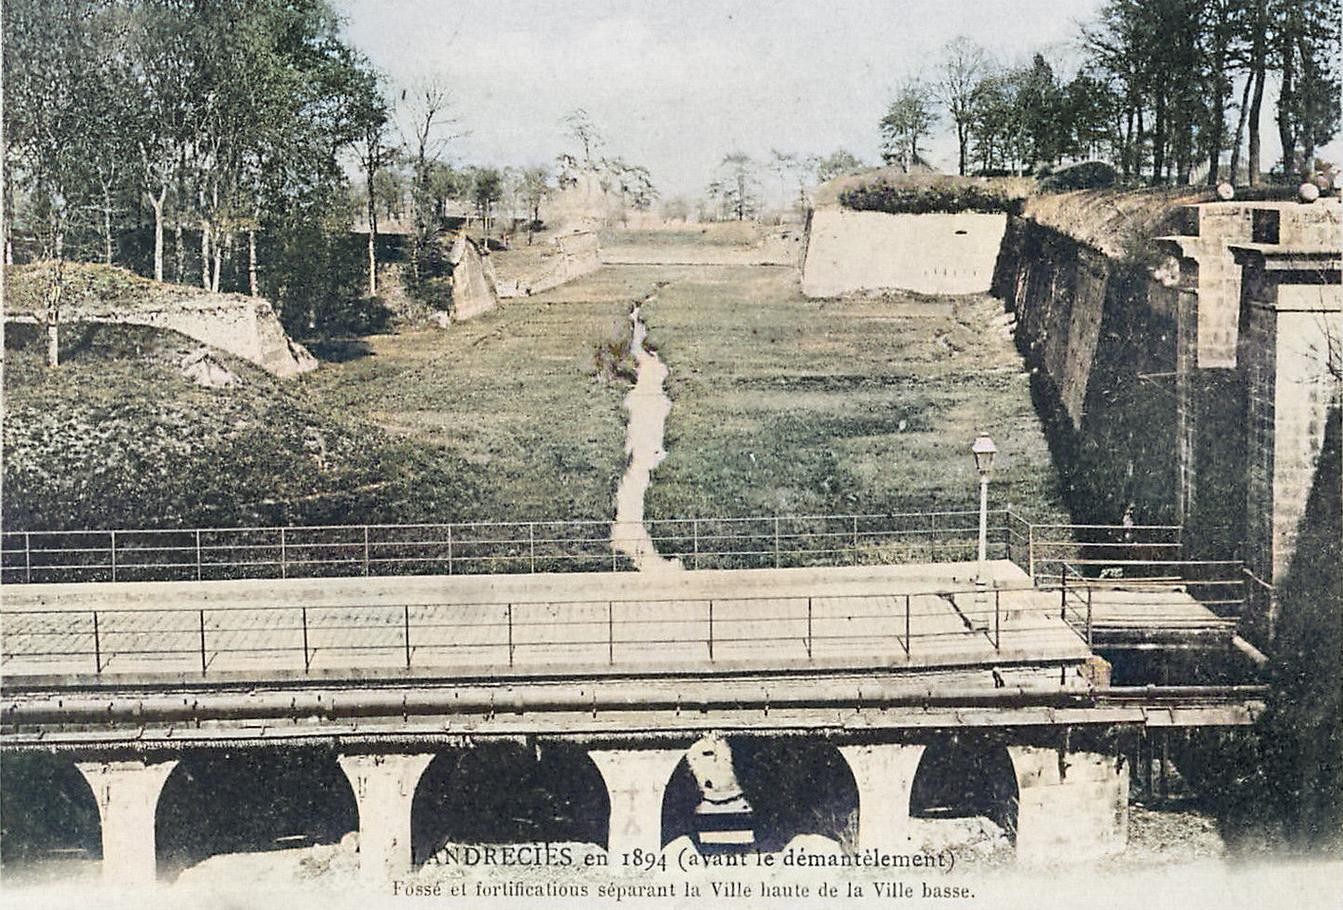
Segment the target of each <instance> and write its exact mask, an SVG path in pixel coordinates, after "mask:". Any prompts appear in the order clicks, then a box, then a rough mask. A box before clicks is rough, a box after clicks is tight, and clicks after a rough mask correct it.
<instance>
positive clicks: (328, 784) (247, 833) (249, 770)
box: [154, 748, 359, 878]
mask: <svg viewBox="0 0 1343 910" xmlns="http://www.w3.org/2000/svg"><path fill="white" fill-rule="evenodd" d="M358 829H359V810H358V808H357V806H356V804H355V800H354V791H353V790H351V789H350V783H349V780H348V778H346V776H345V773H344V772H343V771H341V769H340V765H339V764H338V763H337V762H336V755H335V753H334V752H332V751H330V750H328V749H313V748H277V749H248V750H238V751H219V752H200V753H194V754H187V755H184V756H183V758H182V760H181V761H180V763H179V764H178V765H177V767H176V768H174V769H173V772H172V774H170V775H168V780H167V781H166V782H165V783H164V785H163V792H162V794H161V795H160V796H159V804H158V812H157V814H156V816H155V821H154V833H155V843H156V852H157V856H158V869H159V876H160V877H166V878H176V877H177V875H178V874H180V873H181V872H182V870H183V869H186V868H187V867H189V866H193V865H195V864H197V863H199V862H201V861H202V860H204V859H207V858H208V857H211V856H218V855H220V854H225V853H262V852H268V851H272V850H284V849H294V848H302V847H309V846H312V845H313V844H330V843H335V842H337V841H339V840H340V839H341V838H342V837H344V836H345V835H346V834H347V833H349V832H351V831H357V830H358Z"/></svg>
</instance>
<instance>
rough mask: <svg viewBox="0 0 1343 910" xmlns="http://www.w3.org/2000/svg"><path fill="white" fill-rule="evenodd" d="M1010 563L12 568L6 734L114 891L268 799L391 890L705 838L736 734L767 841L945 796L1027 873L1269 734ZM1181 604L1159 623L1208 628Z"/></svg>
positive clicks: (759, 841)
mask: <svg viewBox="0 0 1343 910" xmlns="http://www.w3.org/2000/svg"><path fill="white" fill-rule="evenodd" d="M988 567H989V578H988V579H987V584H976V583H975V581H976V576H977V575H978V574H979V566H978V564H977V563H974V562H943V563H929V564H908V565H898V566H890V565H886V566H852V567H847V568H779V569H742V570H702V571H685V572H661V573H640V574H634V573H610V572H608V573H556V574H547V573H544V572H538V573H536V574H528V575H476V576H412V577H356V578H343V579H331V578H326V579H294V578H288V579H241V580H219V581H199V582H198V581H194V580H189V581H181V582H171V581H159V582H125V581H117V582H110V581H108V582H91V583H83V584H77V583H47V584H39V583H35V584H11V585H8V586H7V587H6V597H5V601H4V606H3V619H4V636H3V651H4V655H3V666H2V667H0V669H3V673H4V683H3V703H2V707H0V749H2V750H3V751H4V752H5V753H6V754H7V755H8V756H10V757H13V756H16V755H24V756H28V757H29V760H30V761H32V762H36V763H38V764H40V765H41V768H42V769H43V770H42V774H43V775H44V776H42V777H41V779H42V780H43V781H44V782H45V783H44V784H43V786H45V787H48V788H49V789H50V792H49V793H48V794H46V795H44V796H43V798H42V799H43V801H44V803H45V801H46V800H47V799H48V798H49V800H50V801H51V804H52V805H64V804H70V803H77V802H79V801H81V800H82V801H84V803H87V801H88V799H89V791H91V792H92V797H93V801H94V802H95V803H96V807H97V817H98V819H99V820H100V830H101V834H100V841H101V857H102V870H103V875H104V877H105V878H106V879H107V880H109V881H115V882H119V883H133V884H141V883H147V882H152V881H154V880H155V878H156V877H160V876H163V875H165V874H169V875H170V874H171V868H170V866H171V857H172V856H174V855H177V854H175V853H174V851H175V850H176V851H178V853H180V852H181V850H185V849H186V848H184V847H181V845H180V844H178V843H176V841H177V840H179V839H182V838H187V839H192V841H193V842H196V841H199V840H200V839H201V838H202V837H204V836H205V835H206V834H209V833H210V831H212V830H215V831H225V830H226V829H227V831H232V832H234V834H232V835H228V836H225V834H220V835H219V837H220V838H222V840H218V841H217V842H216V843H223V844H226V845H227V844H232V845H233V847H234V849H237V848H238V844H240V843H242V841H240V840H238V839H237V837H234V840H229V837H233V836H234V835H236V834H237V831H241V830H247V831H252V833H253V834H255V831H253V828H255V826H256V825H257V824H259V822H258V821H257V819H258V818H264V819H269V820H270V822H271V823H272V824H273V825H275V826H278V827H277V828H276V830H274V831H267V832H265V833H264V836H262V838H261V839H262V841H264V842H266V843H267V844H271V845H273V843H274V842H275V839H277V838H278V839H279V840H281V841H283V840H285V839H286V838H293V837H300V838H309V839H311V840H317V841H321V840H323V839H326V840H328V841H329V840H331V839H334V838H339V837H340V836H341V835H342V834H343V833H344V832H345V831H349V830H357V832H358V857H359V866H360V870H361V874H362V875H364V876H366V877H367V878H368V879H369V880H370V881H373V880H382V879H384V878H385V877H386V876H388V875H399V874H403V873H405V872H406V871H408V870H409V869H410V868H411V867H412V866H413V865H418V864H421V863H423V862H425V861H426V859H427V858H428V857H429V856H430V855H431V854H433V852H434V850H435V849H437V848H439V847H440V846H441V845H442V844H444V843H449V842H454V841H456V842H464V841H470V839H471V838H472V836H473V832H478V831H479V830H480V822H481V819H480V818H479V817H477V816H479V815H481V814H482V813H485V814H489V813H495V814H496V815H497V816H498V817H499V818H505V819H507V820H508V821H507V824H510V825H512V826H513V827H514V828H516V829H517V833H516V836H515V838H514V839H515V840H516V841H524V842H526V841H542V840H545V841H579V842H585V843H588V844H590V845H592V849H594V850H597V849H598V848H602V849H604V850H605V851H606V852H605V855H606V856H607V857H609V860H608V861H609V862H611V863H612V865H619V863H620V862H622V861H624V860H623V858H624V857H627V856H648V855H655V854H658V853H659V852H660V851H662V850H663V849H664V848H665V847H666V845H668V844H669V843H670V842H672V841H674V840H675V839H677V838H678V837H681V836H685V835H690V836H695V835H697V833H701V832H699V830H698V829H697V827H696V826H697V825H700V824H701V823H703V822H704V819H703V818H702V817H701V816H700V815H697V814H696V813H695V811H694V810H693V809H692V808H687V806H693V804H694V800H693V799H691V800H690V802H689V803H687V802H686V794H687V793H689V794H691V795H692V796H697V795H698V793H699V790H697V789H696V788H695V779H694V778H693V777H692V776H691V775H690V772H689V771H688V770H687V769H688V767H689V765H688V750H689V751H690V754H689V758H690V759H693V758H694V753H695V751H696V750H700V749H705V748H706V743H712V742H716V741H723V742H726V744H727V747H728V748H729V749H730V751H731V753H732V754H733V755H735V756H736V757H737V759H738V772H739V774H740V776H741V777H742V785H741V786H742V789H743V791H745V794H746V796H747V797H748V798H749V799H750V801H751V804H752V806H753V807H754V811H755V819H756V822H755V824H756V825H757V830H756V831H755V832H754V834H753V835H751V836H752V837H753V838H754V843H755V844H756V845H757V846H758V847H763V848H765V849H775V850H776V849H780V848H781V847H783V846H784V845H785V844H786V843H787V842H789V840H790V839H791V838H793V837H796V836H797V835H803V834H820V835H821V836H823V837H827V838H830V839H831V840H832V841H834V842H835V844H836V849H837V850H843V851H845V852H846V853H847V855H849V856H851V857H857V858H859V860H861V857H863V856H865V855H870V856H877V855H885V854H892V855H894V854H910V853H911V852H917V851H919V850H920V849H921V847H920V845H921V844H922V843H923V841H922V840H921V837H922V835H923V834H924V833H926V827H927V826H928V825H930V824H931V825H936V824H940V823H941V822H939V821H938V819H941V818H944V817H946V816H947V815H948V814H950V815H952V816H955V815H960V816H975V815H984V816H988V817H990V818H992V819H994V820H995V821H996V822H997V823H999V824H1001V826H1002V828H1003V829H1004V830H1005V831H1007V832H1008V833H1009V836H1010V838H1011V841H1012V843H1014V845H1015V850H1016V853H1017V856H1018V858H1019V859H1020V860H1021V861H1023V862H1030V863H1036V862H1059V861H1074V860H1082V859H1086V858H1090V857H1095V856H1097V855H1101V854H1106V853H1113V852H1117V851H1119V850H1122V849H1123V846H1124V843H1125V839H1126V830H1127V805H1128V802H1127V801H1128V787H1129V775H1130V767H1131V765H1132V764H1133V761H1134V759H1135V756H1137V755H1138V754H1140V753H1141V751H1142V749H1143V746H1144V743H1147V742H1148V741H1149V738H1150V737H1153V736H1160V735H1161V733H1162V731H1164V730H1168V729H1170V728H1174V727H1187V726H1205V725H1238V724H1246V723H1250V722H1251V721H1252V720H1253V718H1254V716H1255V714H1256V712H1257V710H1258V709H1259V707H1260V701H1261V698H1262V691H1261V690H1260V689H1258V688H1255V687H1236V686H1219V687H1208V686H1197V685H1179V684H1174V685H1162V686H1133V685H1112V681H1111V679H1110V672H1109V671H1110V665H1109V664H1108V663H1107V662H1106V660H1105V659H1104V657H1103V656H1102V653H1101V647H1100V645H1099V644H1098V643H1097V641H1096V632H1097V623H1098V621H1099V618H1100V616H1101V614H1102V613H1103V612H1104V611H1105V609H1107V608H1106V607H1105V606H1104V602H1105V597H1106V596H1109V597H1111V598H1113V596H1114V593H1115V591H1114V589H1113V587H1110V588H1107V589H1100V588H1097V589H1096V590H1095V591H1092V590H1090V589H1089V588H1088V587H1087V585H1086V583H1085V582H1084V581H1076V580H1075V581H1073V583H1072V586H1071V587H1067V586H1066V585H1060V586H1058V587H1057V588H1051V587H1048V586H1043V585H1041V584H1040V580H1039V579H1033V578H1032V577H1031V576H1030V575H1029V574H1028V573H1027V572H1026V571H1024V570H1023V569H1022V568H1021V567H1020V566H1018V565H1017V564H1015V563H1014V562H1012V561H1009V560H1006V559H1002V560H991V561H990V562H989V563H988ZM1158 593H1159V595H1160V597H1161V598H1164V606H1162V607H1161V608H1160V609H1159V610H1158V611H1157V612H1149V613H1148V614H1147V615H1148V616H1149V617H1155V618H1153V619H1152V623H1151V624H1152V625H1154V626H1160V627H1161V628H1162V629H1164V630H1165V631H1166V633H1167V634H1169V632H1170V629H1171V628H1172V626H1171V624H1170V617H1171V616H1172V615H1176V614H1178V616H1179V617H1181V618H1180V623H1188V622H1191V621H1193V620H1195V619H1197V618H1198V617H1197V616H1196V615H1195V614H1196V613H1198V611H1202V614H1201V615H1202V617H1203V619H1204V620H1205V621H1208V622H1211V621H1213V620H1215V619H1216V617H1215V616H1213V614H1212V613H1211V612H1210V611H1208V610H1207V609H1206V608H1205V607H1203V606H1200V605H1199V604H1198V603H1197V602H1196V601H1194V600H1193V599H1192V598H1190V597H1189V595H1188V594H1187V593H1185V592H1183V591H1179V592H1174V591H1171V590H1169V589H1167V590H1165V591H1164V592H1158ZM1148 596H1149V598H1150V597H1155V596H1157V594H1153V593H1151V592H1149V595H1148ZM1146 602H1147V603H1148V605H1149V607H1150V606H1151V603H1152V601H1150V600H1149V601H1146ZM1127 603H1128V606H1127V607H1124V608H1123V610H1121V611H1120V612H1122V613H1123V615H1124V616H1126V617H1127V619H1126V620H1125V621H1126V622H1129V623H1130V624H1132V622H1133V615H1134V614H1133V610H1134V607H1133V604H1134V603H1137V601H1134V600H1130V601H1128V602H1127ZM1083 604H1085V606H1083ZM1108 609H1111V610H1112V611H1113V610H1115V609H1118V608H1116V607H1114V606H1113V605H1112V606H1111V607H1109V608H1108ZM1082 610H1085V615H1084V614H1083V613H1082V612H1081V611H1082ZM1172 610H1174V611H1175V613H1174V614H1173V613H1172ZM1125 611H1127V612H1125ZM1163 617H1164V618H1163ZM1177 625H1179V623H1177ZM1233 625H1234V624H1233ZM1149 644H1150V643H1149ZM1185 644H1188V642H1186V643H1185ZM1217 647H1219V648H1222V649H1225V650H1226V652H1227V655H1228V658H1227V659H1234V658H1236V657H1238V656H1239V655H1237V654H1235V653H1234V652H1233V651H1231V649H1230V647H1229V644H1228V641H1227V635H1226V634H1224V635H1223V636H1222V639H1221V641H1220V644H1219V645H1217ZM1177 682H1178V681H1177ZM705 737H710V738H709V739H706V738H705ZM1149 748H1150V746H1149ZM1149 754H1150V753H1149ZM787 766H791V767H793V768H800V769H802V771H801V772H799V773H800V774H801V776H802V779H803V781H804V783H803V784H799V782H798V780H796V779H793V778H789V776H788V774H787V773H786V772H784V771H783V770H781V769H783V768H785V767H787ZM796 776H797V775H796V774H795V775H794V778H796ZM472 781H474V783H472ZM700 784H701V786H700V789H703V782H702V781H701V782H700ZM538 785H539V786H540V787H541V789H543V790H545V791H547V793H548V796H547V797H546V801H543V803H536V802H535V801H533V802H532V803H525V800H524V801H523V802H521V803H520V802H517V800H521V799H522V797H521V796H520V795H519V794H521V793H522V792H523V790H524V789H525V788H527V787H531V788H532V789H533V790H534V789H536V787H537V786H538ZM467 786H475V787H477V790H476V791H474V792H477V793H488V794H492V796H491V797H490V800H489V801H487V803H486V804H478V803H477V802H471V801H467V802H463V801H462V798H461V797H460V793H461V792H463V791H462V789H461V788H462V787H467ZM528 792H530V791H528ZM296 794H299V795H301V796H302V798H299V796H296ZM454 794H457V795H454ZM510 800H513V802H510ZM524 803H525V804H524ZM258 807H260V808H261V809H263V810H264V811H258ZM547 807H548V808H547ZM556 807H562V808H559V809H557V808H556ZM827 818H830V819H832V821H831V822H825V821H823V820H824V819H827ZM183 819H188V820H190V821H189V823H188V822H184V821H183ZM818 819H819V820H822V821H818ZM833 819H849V821H847V822H839V821H833ZM184 826H185V827H184ZM249 826H251V827H249ZM263 827H264V824H263ZM226 833H227V832H226ZM240 836H241V835H238V837H240ZM254 842H255V841H254ZM215 849H216V850H225V849H227V847H218V846H216V848H215ZM636 851H637V852H636ZM94 852H96V851H94ZM599 852H600V851H599ZM197 858H200V857H197ZM855 861H858V860H855Z"/></svg>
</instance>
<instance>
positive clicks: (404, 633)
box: [401, 604, 410, 670]
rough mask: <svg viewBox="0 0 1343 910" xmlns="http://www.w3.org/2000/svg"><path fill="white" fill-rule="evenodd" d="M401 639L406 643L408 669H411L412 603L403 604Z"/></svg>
mask: <svg viewBox="0 0 1343 910" xmlns="http://www.w3.org/2000/svg"><path fill="white" fill-rule="evenodd" d="M401 616H402V622H401V639H402V641H404V642H405V643H406V669H407V670H409V669H410V604H402V605H401Z"/></svg>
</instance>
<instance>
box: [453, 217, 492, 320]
mask: <svg viewBox="0 0 1343 910" xmlns="http://www.w3.org/2000/svg"><path fill="white" fill-rule="evenodd" d="M448 261H449V262H450V263H451V264H452V318H453V319H455V320H456V321H458V322H465V321H466V320H468V319H473V318H475V317H476V316H479V315H480V314H481V313H487V312H489V311H490V310H492V309H494V308H495V307H497V306H498V305H499V291H498V288H497V284H496V280H495V276H494V266H493V265H491V263H490V259H489V257H488V256H486V255H484V254H483V253H481V250H480V247H479V246H478V245H477V244H476V242H475V241H474V240H472V239H470V238H469V237H467V236H466V235H465V234H458V235H457V239H456V241H454V242H453V245H452V252H451V253H449V254H448Z"/></svg>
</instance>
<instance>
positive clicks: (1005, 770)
mask: <svg viewBox="0 0 1343 910" xmlns="http://www.w3.org/2000/svg"><path fill="white" fill-rule="evenodd" d="M1019 796H1020V794H1019V791H1018V788H1017V774H1016V769H1015V767H1014V765H1013V762H1012V757H1011V755H1010V754H1009V753H1008V750H1007V747H1006V746H1005V745H1003V744H1002V743H999V742H996V741H994V740H992V739H988V738H985V737H979V736H966V735H963V734H955V733H953V734H950V735H948V736H946V737H943V738H941V739H938V740H936V741H934V742H932V743H929V744H928V746H927V747H926V748H925V749H924V750H923V755H922V757H921V758H920V760H919V766H918V770H917V771H915V773H914V780H913V783H912V784H911V786H910V794H909V815H910V818H911V819H912V820H913V827H914V830H913V835H914V837H915V839H916V840H918V839H922V840H923V841H925V842H931V843H935V844H938V845H942V844H945V845H948V846H962V847H964V846H967V845H968V844H971V843H974V844H976V845H978V846H980V847H982V848H983V849H988V850H991V849H992V848H993V841H994V839H996V838H998V837H1005V838H1006V840H1007V843H1009V844H1012V845H1015V844H1016V833H1017V814H1018V803H1019ZM984 822H988V823H991V826H990V825H985V824H984Z"/></svg>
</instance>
